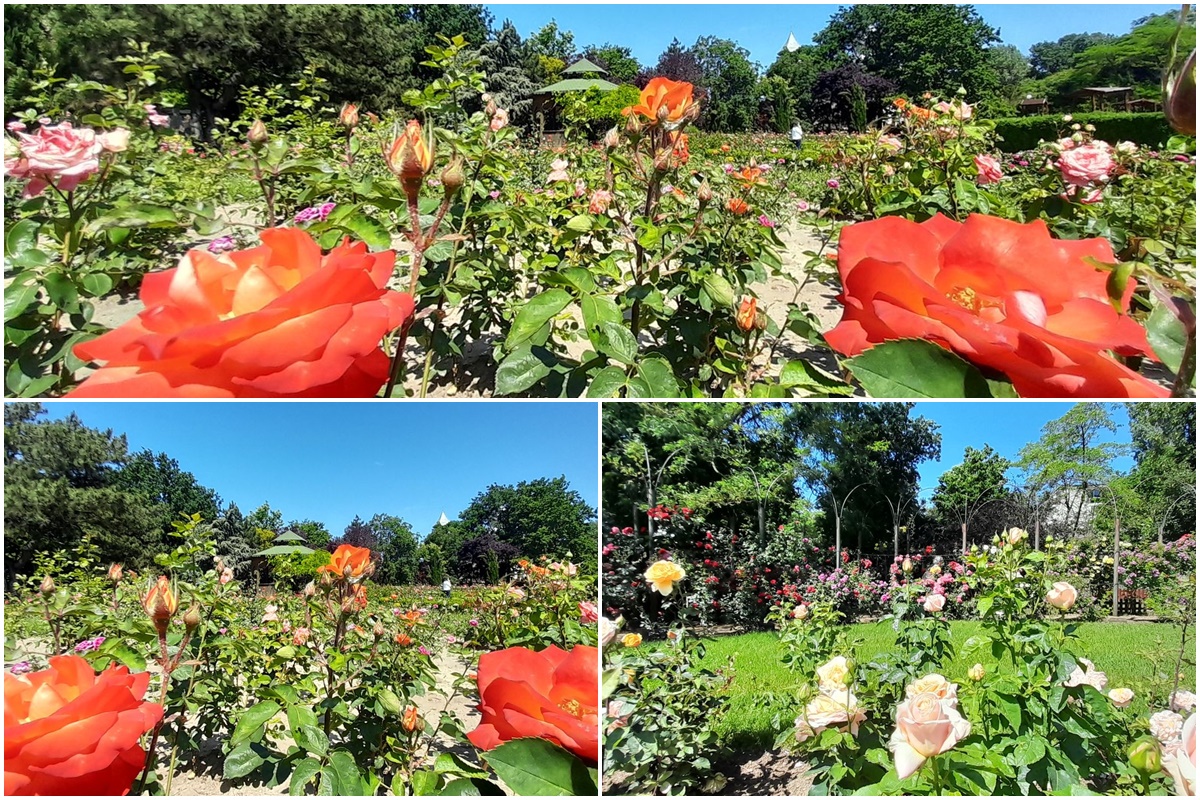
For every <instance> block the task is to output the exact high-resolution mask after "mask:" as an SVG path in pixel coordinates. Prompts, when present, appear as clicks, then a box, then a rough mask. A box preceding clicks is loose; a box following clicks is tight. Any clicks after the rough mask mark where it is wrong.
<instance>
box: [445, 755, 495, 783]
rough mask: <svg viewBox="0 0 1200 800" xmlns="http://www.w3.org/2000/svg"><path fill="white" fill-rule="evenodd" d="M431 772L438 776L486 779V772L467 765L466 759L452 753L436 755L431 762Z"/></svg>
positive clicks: (472, 765)
mask: <svg viewBox="0 0 1200 800" xmlns="http://www.w3.org/2000/svg"><path fill="white" fill-rule="evenodd" d="M433 771H434V772H436V773H438V774H439V775H444V774H452V775H461V776H462V777H464V778H486V777H487V776H488V773H487V770H485V769H481V768H479V767H477V766H475V765H474V764H469V763H467V761H466V759H464V758H463V757H462V756H459V755H456V754H454V753H438V757H437V759H436V760H435V761H434V762H433Z"/></svg>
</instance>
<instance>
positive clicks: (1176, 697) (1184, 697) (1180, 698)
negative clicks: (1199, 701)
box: [1171, 689, 1196, 711]
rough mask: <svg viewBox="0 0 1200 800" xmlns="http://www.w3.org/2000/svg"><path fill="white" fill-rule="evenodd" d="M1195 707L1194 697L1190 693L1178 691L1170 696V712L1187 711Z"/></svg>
mask: <svg viewBox="0 0 1200 800" xmlns="http://www.w3.org/2000/svg"><path fill="white" fill-rule="evenodd" d="M1195 705H1196V695H1194V694H1192V693H1191V692H1185V691H1184V690H1182V689H1180V690H1179V691H1177V692H1173V693H1172V694H1171V710H1172V711H1188V710H1189V709H1192V708H1194V707H1195Z"/></svg>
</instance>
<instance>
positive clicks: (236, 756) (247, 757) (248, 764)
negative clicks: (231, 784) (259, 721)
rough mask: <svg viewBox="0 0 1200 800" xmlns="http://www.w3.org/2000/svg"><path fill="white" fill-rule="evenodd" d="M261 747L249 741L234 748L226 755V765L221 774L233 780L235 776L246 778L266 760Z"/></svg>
mask: <svg viewBox="0 0 1200 800" xmlns="http://www.w3.org/2000/svg"><path fill="white" fill-rule="evenodd" d="M259 749H261V748H255V747H254V745H252V744H250V743H249V742H246V743H245V744H242V745H239V746H237V747H235V748H233V750H232V751H230V753H229V755H227V756H225V767H224V769H223V770H222V771H221V775H222V776H223V777H224V778H225V779H226V780H232V779H234V778H244V777H246V776H247V775H249V774H250V773H251V772H254V770H256V769H258V768H259V767H261V766H262V765H263V762H264V761H265V759H264V758H263V757H262V756H261V755H259V753H258V750H259Z"/></svg>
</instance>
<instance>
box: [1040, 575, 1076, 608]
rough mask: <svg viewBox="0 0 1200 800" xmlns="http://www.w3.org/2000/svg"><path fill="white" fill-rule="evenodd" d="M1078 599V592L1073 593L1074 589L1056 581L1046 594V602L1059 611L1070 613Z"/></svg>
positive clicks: (1063, 582)
mask: <svg viewBox="0 0 1200 800" xmlns="http://www.w3.org/2000/svg"><path fill="white" fill-rule="evenodd" d="M1078 598H1079V592H1077V591H1075V587H1074V586H1072V585H1071V584H1069V583H1067V582H1066V581H1057V582H1056V583H1055V584H1054V585H1053V586H1051V587H1050V591H1049V592H1047V593H1046V602H1047V603H1049V604H1050V605H1052V606H1054V607H1055V608H1057V609H1058V610H1059V611H1070V610H1071V607H1072V606H1074V605H1075V601H1076V600H1077V599H1078Z"/></svg>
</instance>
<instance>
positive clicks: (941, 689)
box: [904, 667, 983, 706]
mask: <svg viewBox="0 0 1200 800" xmlns="http://www.w3.org/2000/svg"><path fill="white" fill-rule="evenodd" d="M982 669H983V668H982V667H980V671H982ZM919 694H931V695H933V696H934V697H936V698H937V699H938V700H949V701H950V705H952V706H953V705H955V704H957V703H958V687H957V686H955V685H954V684H953V683H951V682H950V681H948V680H946V679H945V678H944V677H942V676H941V675H938V674H937V673H936V672H933V673H930V674H929V675H926V676H925V677H923V678H917V679H916V680H915V681H913V682H912V683H910V684H909V685H908V686H907V687H905V689H904V696H905V697H907V698H909V699H910V700H911V699H912V698H914V697H916V696H917V695H919Z"/></svg>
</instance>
